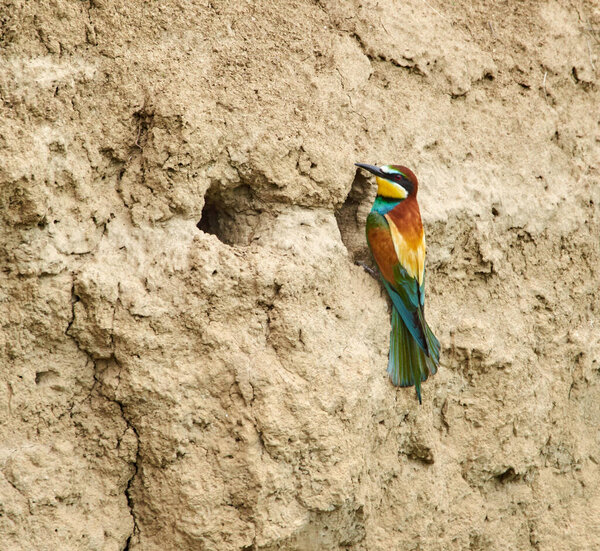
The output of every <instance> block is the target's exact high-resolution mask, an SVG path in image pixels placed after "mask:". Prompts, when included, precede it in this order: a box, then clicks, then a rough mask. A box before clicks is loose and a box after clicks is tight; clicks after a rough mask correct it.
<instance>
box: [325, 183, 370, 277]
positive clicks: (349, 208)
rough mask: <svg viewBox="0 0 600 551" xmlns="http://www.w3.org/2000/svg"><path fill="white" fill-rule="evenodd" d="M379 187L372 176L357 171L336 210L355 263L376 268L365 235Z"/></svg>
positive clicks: (339, 226) (345, 243)
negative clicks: (344, 198) (345, 195)
mask: <svg viewBox="0 0 600 551" xmlns="http://www.w3.org/2000/svg"><path fill="white" fill-rule="evenodd" d="M376 192H377V189H376V187H375V185H374V183H373V181H372V179H371V178H366V177H365V176H363V175H362V174H361V173H360V172H359V171H357V173H356V176H355V177H354V182H352V187H351V188H350V192H349V193H348V196H347V197H346V200H345V201H344V203H343V205H342V206H341V207H340V208H339V209H337V210H336V211H335V218H336V220H337V224H338V228H339V230H340V234H341V236H342V242H343V243H344V245H345V246H346V249H348V253H349V254H350V258H351V259H352V261H353V262H354V263H357V262H362V263H364V264H367V265H369V266H371V267H372V268H375V265H374V264H373V259H372V258H371V253H370V252H369V248H368V246H367V240H366V237H365V224H366V221H367V216H368V214H369V212H370V210H371V205H372V204H373V201H374V200H375V195H376Z"/></svg>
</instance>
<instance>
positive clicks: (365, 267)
mask: <svg viewBox="0 0 600 551" xmlns="http://www.w3.org/2000/svg"><path fill="white" fill-rule="evenodd" d="M354 264H356V265H357V266H361V267H362V269H363V270H364V271H365V272H367V273H368V274H369V275H370V276H371V277H373V278H375V279H376V280H377V281H379V275H378V274H377V272H376V271H375V270H373V268H371V267H370V266H367V265H366V264H365V263H364V262H355V263H354Z"/></svg>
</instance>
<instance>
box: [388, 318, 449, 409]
mask: <svg viewBox="0 0 600 551" xmlns="http://www.w3.org/2000/svg"><path fill="white" fill-rule="evenodd" d="M426 334H427V344H428V349H429V355H427V354H426V353H425V352H424V351H423V349H422V347H421V346H419V344H418V342H417V341H416V340H415V339H414V337H413V335H412V333H411V331H409V329H408V328H407V326H406V324H405V323H404V321H403V319H402V316H401V315H400V313H399V312H398V310H397V309H396V308H395V307H392V330H391V332H390V353H389V359H388V374H389V376H390V379H391V381H392V383H393V384H394V385H395V386H402V387H405V386H413V385H414V386H415V391H416V393H417V398H418V399H419V403H421V383H422V382H423V381H426V380H427V377H428V376H429V375H433V374H435V373H436V372H437V366H438V364H439V361H440V343H439V341H438V340H437V338H436V337H435V335H434V334H433V332H432V331H431V329H430V328H429V326H427V328H426Z"/></svg>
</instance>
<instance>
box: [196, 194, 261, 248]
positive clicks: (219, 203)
mask: <svg viewBox="0 0 600 551" xmlns="http://www.w3.org/2000/svg"><path fill="white" fill-rule="evenodd" d="M246 188H247V186H239V187H238V188H235V189H234V190H230V191H229V193H227V194H223V193H219V191H218V190H214V191H213V190H211V189H209V190H208V193H207V194H206V196H205V198H204V208H203V209H202V217H201V218H200V221H199V222H198V223H197V224H196V227H197V228H198V229H199V230H201V231H203V232H205V233H209V234H211V235H214V236H216V237H217V238H218V239H219V241H221V242H222V243H225V244H226V245H237V246H247V245H249V244H250V241H251V239H252V231H251V230H252V228H251V226H252V221H253V220H254V219H255V218H256V216H257V214H258V213H259V212H258V211H256V209H255V208H254V206H253V205H252V203H251V201H250V197H251V192H250V191H249V189H246Z"/></svg>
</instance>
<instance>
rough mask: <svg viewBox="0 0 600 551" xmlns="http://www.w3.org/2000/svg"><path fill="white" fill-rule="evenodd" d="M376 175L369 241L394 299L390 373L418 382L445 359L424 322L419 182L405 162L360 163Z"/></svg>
mask: <svg viewBox="0 0 600 551" xmlns="http://www.w3.org/2000/svg"><path fill="white" fill-rule="evenodd" d="M355 164H356V166H358V167H360V168H362V169H364V170H367V171H368V172H370V173H372V174H374V175H375V179H376V181H377V197H376V198H375V202H374V203H373V206H372V208H371V212H370V213H369V215H368V216H367V223H366V236H367V244H368V245H369V249H370V251H371V254H372V255H373V258H374V259H375V263H376V264H377V268H378V269H379V274H380V277H381V280H382V282H383V285H384V287H385V289H386V291H387V293H388V294H389V296H390V298H391V299H392V314H391V332H390V351H389V357H388V368H387V371H388V375H389V377H390V380H391V381H392V383H393V384H394V385H395V386H401V387H407V386H413V385H414V387H415V390H416V394H417V398H418V399H419V404H422V398H421V383H422V382H424V381H426V380H427V378H428V376H429V375H434V374H435V373H436V372H437V368H438V366H439V363H440V342H439V341H438V339H437V338H436V336H435V335H434V334H433V332H432V330H431V329H430V327H429V325H428V324H427V322H426V321H425V232H424V230H423V223H422V221H421V212H420V210H419V204H418V203H417V191H418V189H419V183H418V181H417V177H416V176H415V174H414V172H413V171H412V170H410V169H409V168H407V167H405V166H401V165H383V166H374V165H368V164H365V163H355Z"/></svg>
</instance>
